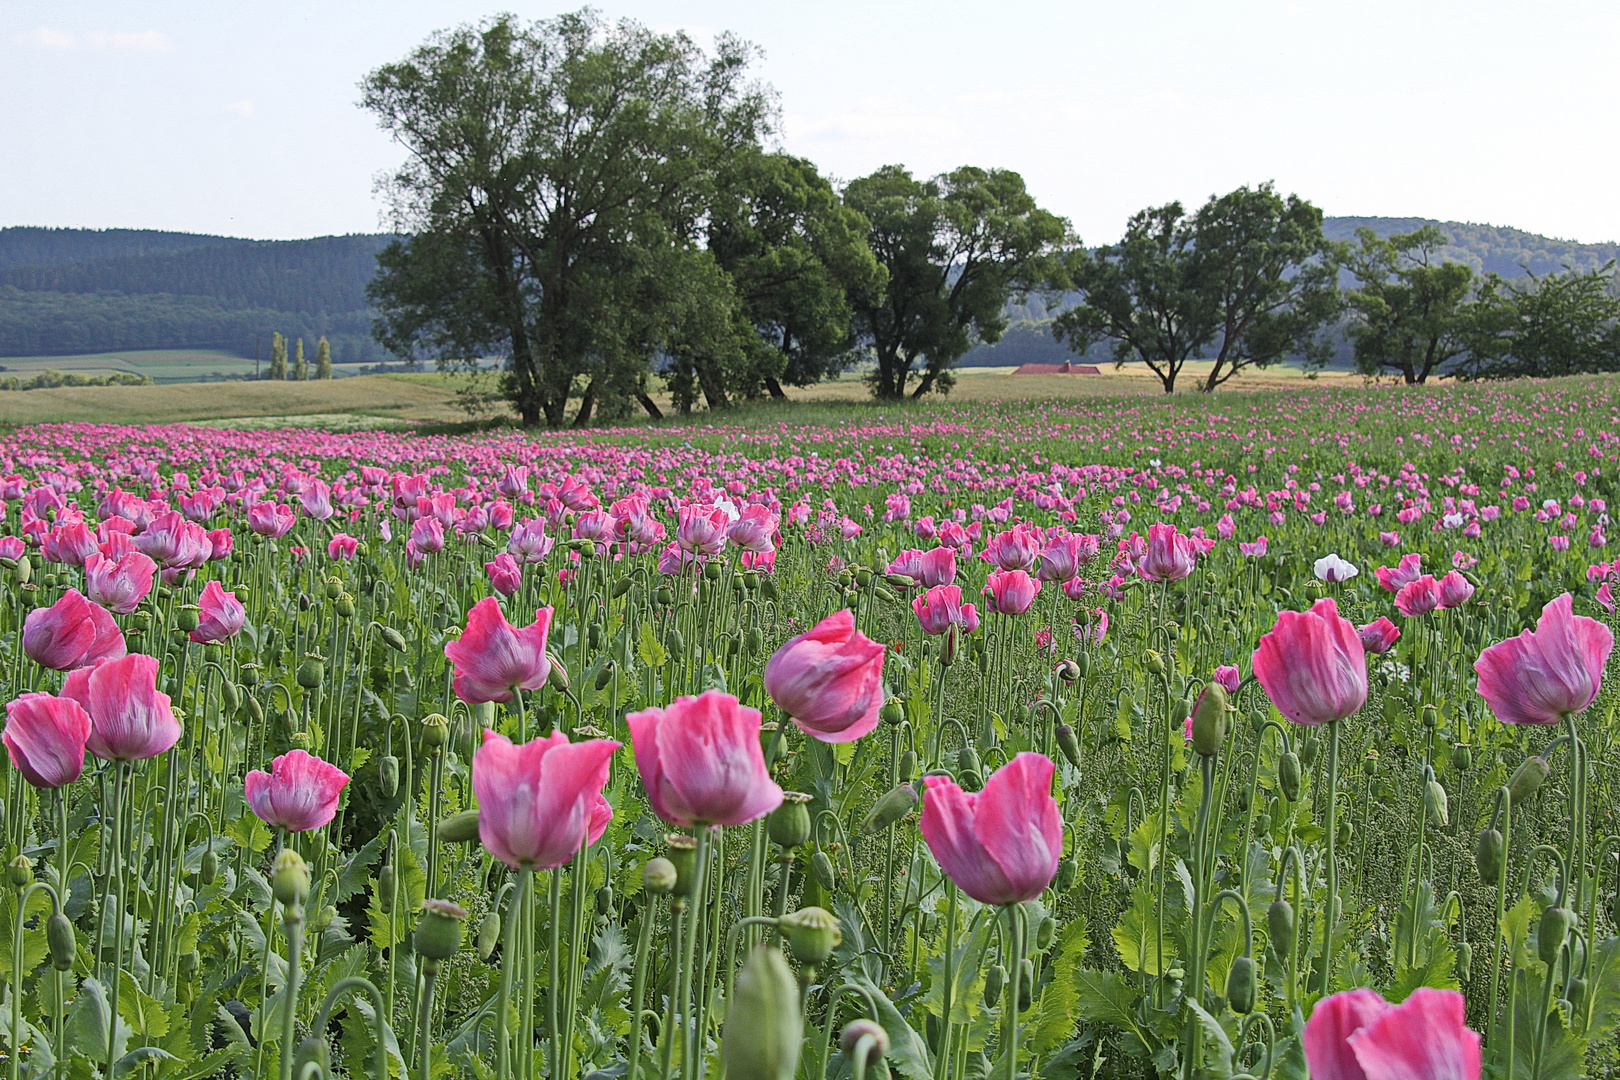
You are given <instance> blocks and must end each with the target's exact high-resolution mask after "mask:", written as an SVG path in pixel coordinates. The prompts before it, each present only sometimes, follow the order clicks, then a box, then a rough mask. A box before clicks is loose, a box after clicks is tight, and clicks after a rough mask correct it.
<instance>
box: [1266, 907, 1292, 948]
mask: <svg viewBox="0 0 1620 1080" xmlns="http://www.w3.org/2000/svg"><path fill="white" fill-rule="evenodd" d="M1266 927H1267V928H1268V929H1269V930H1270V931H1271V951H1272V952H1274V953H1276V954H1277V960H1278V961H1279V962H1281V963H1287V962H1288V954H1289V953H1291V952H1292V951H1293V949H1294V935H1295V933H1296V932H1297V931H1298V928H1299V919H1298V917H1297V916H1296V915H1295V914H1294V905H1293V904H1290V903H1289V902H1288V901H1287V900H1282V899H1277V900H1273V901H1272V902H1271V906H1270V907H1268V908H1266Z"/></svg>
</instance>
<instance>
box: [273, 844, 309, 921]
mask: <svg viewBox="0 0 1620 1080" xmlns="http://www.w3.org/2000/svg"><path fill="white" fill-rule="evenodd" d="M270 891H271V892H272V893H273V894H274V895H275V898H276V899H277V900H279V901H281V903H282V904H283V905H284V906H286V907H291V906H292V905H294V904H302V903H303V902H304V901H305V900H308V899H309V864H308V863H306V862H304V858H303V856H301V855H299V854H298V852H296V851H294V850H293V849H292V848H282V849H281V854H280V855H277V856H276V861H275V863H274V864H273V865H272V866H271V868H270Z"/></svg>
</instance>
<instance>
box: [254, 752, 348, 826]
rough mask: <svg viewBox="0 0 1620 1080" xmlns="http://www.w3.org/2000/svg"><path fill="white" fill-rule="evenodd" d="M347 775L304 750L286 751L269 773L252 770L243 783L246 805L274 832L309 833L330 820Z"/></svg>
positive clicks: (275, 761) (335, 810)
mask: <svg viewBox="0 0 1620 1080" xmlns="http://www.w3.org/2000/svg"><path fill="white" fill-rule="evenodd" d="M348 783H349V774H348V773H346V772H344V771H343V770H342V769H340V768H338V767H337V766H336V765H328V764H327V763H326V762H324V761H322V760H321V759H320V758H318V757H316V756H315V755H313V754H309V753H306V752H304V751H303V750H289V751H287V752H286V753H285V754H282V755H281V756H280V757H278V758H276V759H275V760H274V761H272V762H271V763H270V771H269V772H265V771H263V770H262V769H254V770H252V771H251V772H249V773H248V774H247V776H246V777H245V778H244V779H243V782H242V792H243V794H244V795H246V796H247V804H248V806H249V808H251V809H252V811H253V813H254V814H256V815H257V816H258V818H259V820H260V821H262V822H264V823H265V824H266V825H269V826H270V827H271V828H273V829H286V830H287V831H288V832H308V831H309V830H311V829H318V828H320V827H321V826H322V825H325V824H326V823H327V822H329V821H331V820H332V817H333V815H335V814H336V813H337V807H338V798H339V797H340V796H341V795H342V794H343V789H344V787H345V786H346V785H347V784H348Z"/></svg>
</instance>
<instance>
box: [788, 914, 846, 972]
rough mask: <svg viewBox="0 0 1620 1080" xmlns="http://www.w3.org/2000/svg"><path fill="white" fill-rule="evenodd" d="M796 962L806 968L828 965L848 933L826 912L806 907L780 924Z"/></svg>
mask: <svg viewBox="0 0 1620 1080" xmlns="http://www.w3.org/2000/svg"><path fill="white" fill-rule="evenodd" d="M776 925H777V929H779V930H781V931H782V940H783V941H785V942H787V947H788V951H789V952H791V953H792V954H793V959H795V960H797V961H798V962H799V963H801V964H803V965H804V966H806V967H816V966H818V965H820V964H822V963H825V962H826V960H827V957H829V956H831V955H832V954H833V950H834V949H836V948H838V946H839V945H841V944H843V941H844V931H843V928H842V927H840V926H839V925H838V920H837V919H836V918H835V917H834V916H833V914H832V912H830V911H828V910H827V909H826V908H818V907H804V908H800V909H799V910H798V911H795V912H793V913H791V914H789V915H784V916H782V917H781V918H780V919H778V920H777V921H776Z"/></svg>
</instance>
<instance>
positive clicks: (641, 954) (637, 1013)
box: [624, 894, 658, 1080]
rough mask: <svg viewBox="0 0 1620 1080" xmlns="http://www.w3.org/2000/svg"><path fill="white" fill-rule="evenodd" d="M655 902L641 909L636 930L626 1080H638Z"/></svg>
mask: <svg viewBox="0 0 1620 1080" xmlns="http://www.w3.org/2000/svg"><path fill="white" fill-rule="evenodd" d="M653 905H654V900H653V898H652V896H651V895H650V894H649V895H648V897H647V902H646V903H645V904H644V905H643V906H642V909H641V925H640V926H639V927H637V928H636V965H635V969H634V973H633V974H632V975H631V979H630V1007H631V1012H630V1060H629V1062H628V1064H627V1065H626V1067H625V1072H624V1075H625V1080H636V1066H637V1064H638V1063H639V1062H640V1060H641V1006H642V1002H643V1001H644V1000H645V998H646V995H647V945H648V942H650V941H651V940H652V926H653V923H654V922H656V921H657V919H658V912H657V910H656V909H655V907H654V906H653Z"/></svg>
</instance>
